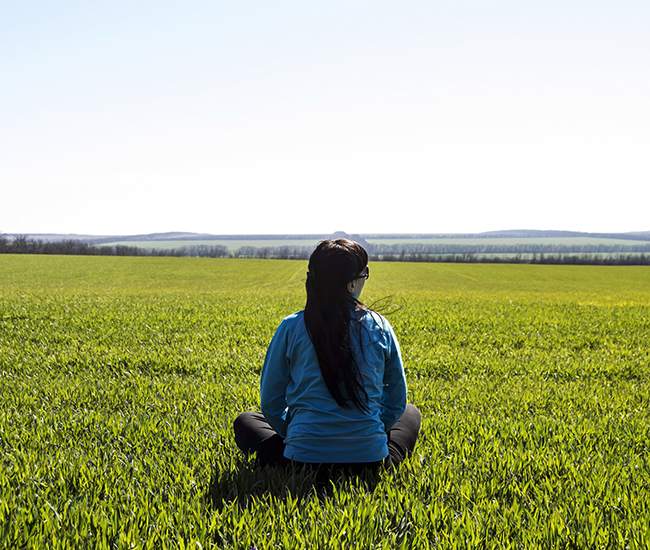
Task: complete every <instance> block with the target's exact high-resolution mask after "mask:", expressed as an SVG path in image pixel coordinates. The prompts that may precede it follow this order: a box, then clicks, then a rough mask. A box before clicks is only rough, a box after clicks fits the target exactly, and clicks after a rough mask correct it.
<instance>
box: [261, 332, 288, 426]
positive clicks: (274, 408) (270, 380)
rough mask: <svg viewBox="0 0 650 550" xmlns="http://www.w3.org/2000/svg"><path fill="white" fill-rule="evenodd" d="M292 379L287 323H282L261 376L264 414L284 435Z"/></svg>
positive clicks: (273, 340) (270, 347)
mask: <svg viewBox="0 0 650 550" xmlns="http://www.w3.org/2000/svg"><path fill="white" fill-rule="evenodd" d="M290 379H291V376H290V373H289V362H288V359H287V323H286V322H283V323H281V324H280V326H279V327H278V329H277V330H276V331H275V334H274V335H273V339H272V340H271V343H270V344H269V347H268V349H267V350H266V357H265V358H264V366H263V367H262V375H261V378H260V401H261V408H262V414H263V415H264V418H266V421H267V422H268V423H269V424H270V426H271V427H272V428H273V429H274V430H275V431H276V433H278V434H279V435H281V436H282V437H284V436H285V435H286V422H285V416H286V408H287V399H286V393H287V386H288V385H289V381H290Z"/></svg>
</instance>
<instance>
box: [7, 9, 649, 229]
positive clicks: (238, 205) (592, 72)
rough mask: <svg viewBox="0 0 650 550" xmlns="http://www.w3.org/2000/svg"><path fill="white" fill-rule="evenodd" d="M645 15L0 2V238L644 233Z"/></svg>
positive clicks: (630, 12) (646, 150)
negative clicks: (1, 235)
mask: <svg viewBox="0 0 650 550" xmlns="http://www.w3.org/2000/svg"><path fill="white" fill-rule="evenodd" d="M649 98H650V3H649V2H647V1H645V2H641V1H627V0H621V1H618V2H604V1H598V0H596V1H592V2H586V1H576V0H566V1H562V2H560V1H555V0H546V1H537V0H532V1H529V2H522V1H519V2H517V1H503V0H495V1H492V2H478V1H465V0H460V1H458V2H454V3H442V2H435V1H434V2H431V1H426V2H425V1H410V0H403V1H400V2H396V1H381V2H378V1H375V2H370V1H356V0H350V1H347V2H341V1H339V0H333V1H329V2H298V1H277V2H261V1H254V2H253V1H237V2H235V1H225V2H207V1H196V2H182V3H181V2H179V1H176V0H170V1H168V2H153V1H151V0H141V1H138V2H126V1H124V0H116V1H113V2H110V3H109V2H80V1H73V0H61V1H59V2H45V1H30V0H26V1H25V2H3V3H2V5H1V6H0V205H1V206H0V233H76V234H95V235H129V234H143V233H156V232H168V231H188V232H196V233H212V234H305V233H307V234H315V233H331V232H333V231H346V232H348V233H452V232H458V233H474V232H483V231H494V230H505V229H543V230H550V229H553V230H572V231H586V232H629V231H650V220H649V217H648V215H647V210H648V204H649V203H650V99H649Z"/></svg>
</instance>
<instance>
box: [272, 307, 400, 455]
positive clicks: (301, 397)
mask: <svg viewBox="0 0 650 550" xmlns="http://www.w3.org/2000/svg"><path fill="white" fill-rule="evenodd" d="M356 317H357V319H356V320H355V321H353V323H352V325H351V345H352V350H353V353H354V357H355V360H356V363H357V365H358V366H359V372H360V375H361V379H362V382H363V386H364V388H365V391H366V393H367V395H368V402H367V409H361V408H358V407H355V406H353V404H351V403H350V404H349V405H348V406H347V407H344V406H341V405H340V404H338V403H337V402H336V401H335V400H334V398H333V397H332V395H331V394H330V392H329V390H328V388H327V386H326V384H325V382H324V380H323V376H322V374H321V371H320V367H319V363H318V359H317V357H316V352H315V350H314V346H313V344H312V342H311V339H310V337H309V334H308V332H307V329H306V327H305V323H304V313H303V312H299V313H296V314H294V315H291V316H289V317H287V318H286V319H284V321H282V323H281V324H280V327H279V328H278V330H277V331H276V334H275V336H274V338H273V341H272V342H271V345H270V346H269V349H268V352H267V355H266V359H265V362H264V367H263V370H262V379H261V386H260V388H261V401H262V412H263V414H264V416H265V418H266V419H267V421H268V422H269V424H270V425H271V426H272V427H273V429H274V430H276V432H278V433H279V434H280V435H281V436H283V437H285V444H286V451H285V453H284V454H285V456H286V457H287V458H293V459H294V460H297V461H299V462H375V461H379V460H382V459H384V458H385V457H386V456H387V454H388V450H387V445H386V443H387V437H386V432H387V431H388V430H389V429H390V428H391V427H392V426H393V424H394V423H395V422H396V421H397V420H398V419H399V417H400V416H401V414H402V413H403V412H404V408H405V407H406V381H405V379H404V370H403V367H402V359H401V354H400V350H399V346H398V344H397V340H396V339H395V336H394V334H393V331H392V328H391V327H390V324H389V323H388V322H387V321H386V320H385V319H384V318H383V317H381V316H380V315H379V314H377V313H371V312H365V311H358V312H356ZM287 408H288V412H287V414H286V415H285V410H286V409H287Z"/></svg>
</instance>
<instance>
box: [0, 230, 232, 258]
mask: <svg viewBox="0 0 650 550" xmlns="http://www.w3.org/2000/svg"><path fill="white" fill-rule="evenodd" d="M0 254H73V255H79V256H175V257H187V256H191V257H199V258H225V257H228V255H229V254H228V248H227V247H225V246H223V245H210V246H208V245H191V246H181V247H180V248H172V249H169V250H165V249H153V248H151V249H150V248H139V247H137V246H125V245H113V246H104V245H103V246H95V245H91V244H88V243H85V242H83V241H78V240H74V239H70V240H64V241H58V242H49V241H43V240H40V239H38V240H35V239H28V238H27V237H25V236H24V235H18V236H17V237H15V238H14V239H13V240H8V239H7V238H6V237H3V236H2V235H0Z"/></svg>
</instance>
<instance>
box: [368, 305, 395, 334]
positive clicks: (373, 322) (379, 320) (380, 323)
mask: <svg viewBox="0 0 650 550" xmlns="http://www.w3.org/2000/svg"><path fill="white" fill-rule="evenodd" d="M360 321H361V323H362V324H363V325H364V326H365V327H366V328H368V329H370V330H377V329H379V330H381V331H382V332H389V333H392V332H393V327H391V325H390V323H389V322H388V319H386V317H384V316H383V315H381V314H380V313H377V312H376V311H374V310H371V309H368V310H364V311H362V312H361V319H360Z"/></svg>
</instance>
